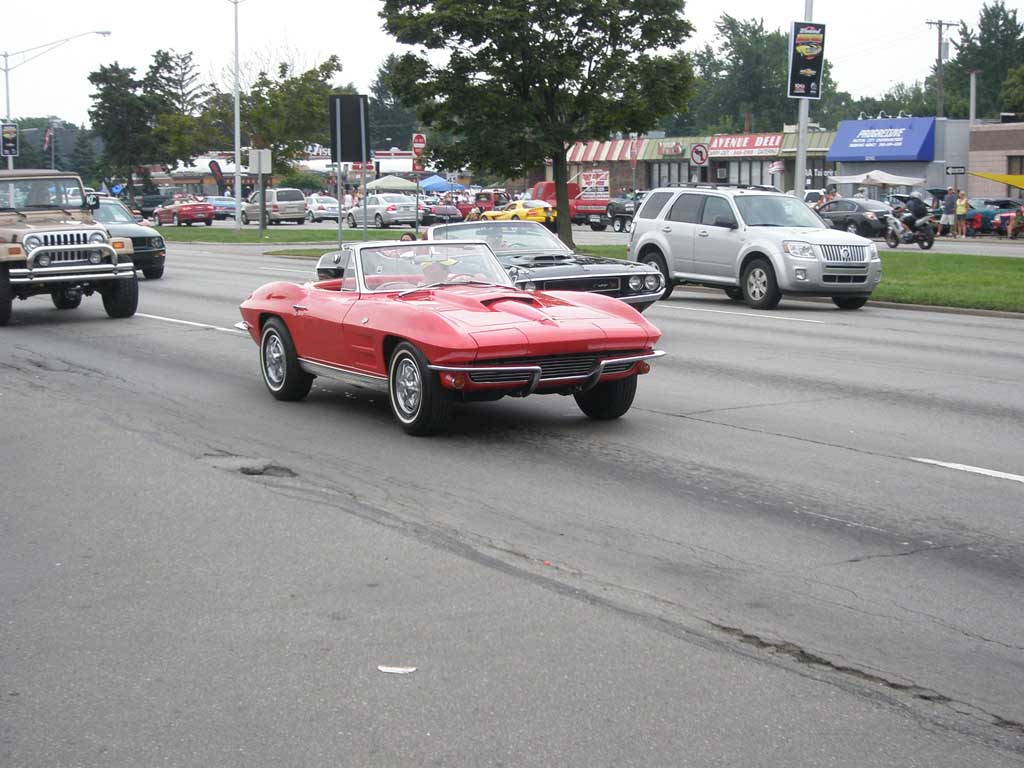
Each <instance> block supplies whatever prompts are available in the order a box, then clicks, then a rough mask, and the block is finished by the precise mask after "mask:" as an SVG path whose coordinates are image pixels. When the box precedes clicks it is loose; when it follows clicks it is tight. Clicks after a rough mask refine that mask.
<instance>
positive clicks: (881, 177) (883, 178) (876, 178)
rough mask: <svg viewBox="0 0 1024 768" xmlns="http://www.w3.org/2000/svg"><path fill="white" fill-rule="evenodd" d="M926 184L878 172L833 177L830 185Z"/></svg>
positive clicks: (911, 178) (912, 177) (914, 185)
mask: <svg viewBox="0 0 1024 768" xmlns="http://www.w3.org/2000/svg"><path fill="white" fill-rule="evenodd" d="M924 182H925V180H924V179H922V178H918V177H916V176H895V175H893V174H891V173H886V172H885V171H877V170H876V171H868V172H867V173H857V174H854V175H852V176H833V177H831V178H830V179H829V183H830V184H863V185H864V186H866V187H918V186H921V185H923V184H924Z"/></svg>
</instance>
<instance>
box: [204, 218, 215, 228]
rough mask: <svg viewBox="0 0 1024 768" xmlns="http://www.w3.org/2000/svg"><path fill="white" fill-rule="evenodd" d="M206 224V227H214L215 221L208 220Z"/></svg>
mask: <svg viewBox="0 0 1024 768" xmlns="http://www.w3.org/2000/svg"><path fill="white" fill-rule="evenodd" d="M205 223H206V226H208V227H212V226H213V219H207V220H206V222H205Z"/></svg>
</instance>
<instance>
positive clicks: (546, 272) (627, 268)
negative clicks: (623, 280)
mask: <svg viewBox="0 0 1024 768" xmlns="http://www.w3.org/2000/svg"><path fill="white" fill-rule="evenodd" d="M497 256H498V261H500V262H501V263H502V265H503V266H504V267H505V268H506V269H508V268H511V267H516V268H517V269H518V270H519V274H518V277H517V279H519V280H524V279H528V278H529V277H531V276H533V277H537V278H540V279H544V278H547V277H563V276H569V275H587V274H601V275H607V274H628V273H633V272H637V271H640V272H653V271H655V269H654V268H653V267H649V266H647V265H646V264H637V263H636V262H633V261H626V260H624V259H611V258H607V257H604V256H584V255H583V254H580V253H569V254H563V253H552V252H550V251H547V252H542V251H526V252H523V251H516V252H511V253H509V252H504V253H498V254H497Z"/></svg>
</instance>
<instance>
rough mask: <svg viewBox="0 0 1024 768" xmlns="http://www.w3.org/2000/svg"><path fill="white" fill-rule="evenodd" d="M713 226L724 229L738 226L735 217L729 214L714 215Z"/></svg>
mask: <svg viewBox="0 0 1024 768" xmlns="http://www.w3.org/2000/svg"><path fill="white" fill-rule="evenodd" d="M715 226H716V227H722V228H724V229H736V228H737V227H739V224H737V223H736V220H735V219H733V218H731V217H729V216H715Z"/></svg>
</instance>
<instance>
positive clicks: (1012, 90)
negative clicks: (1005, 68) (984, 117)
mask: <svg viewBox="0 0 1024 768" xmlns="http://www.w3.org/2000/svg"><path fill="white" fill-rule="evenodd" d="M999 100H1000V102H1001V103H1002V105H1003V109H1004V110H1005V111H1007V112H1024V64H1021V65H1020V66H1019V67H1017V68H1016V69H1011V70H1010V71H1009V73H1007V75H1006V79H1005V80H1004V81H1003V88H1002V90H1001V91H1000V93H999Z"/></svg>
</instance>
